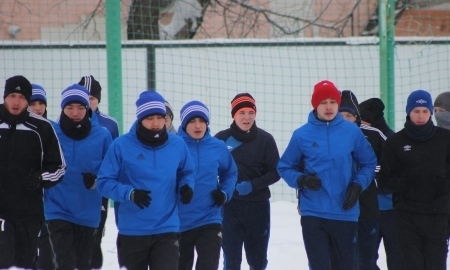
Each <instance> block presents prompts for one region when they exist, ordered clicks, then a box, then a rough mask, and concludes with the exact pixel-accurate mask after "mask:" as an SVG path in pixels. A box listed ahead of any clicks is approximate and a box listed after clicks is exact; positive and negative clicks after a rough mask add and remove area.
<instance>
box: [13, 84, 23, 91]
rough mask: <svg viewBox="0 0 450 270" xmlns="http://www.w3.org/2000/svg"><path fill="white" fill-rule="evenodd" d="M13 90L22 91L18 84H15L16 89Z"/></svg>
mask: <svg viewBox="0 0 450 270" xmlns="http://www.w3.org/2000/svg"><path fill="white" fill-rule="evenodd" d="M14 90H17V91H22V89H20V85H19V86H17V87H16V89H14Z"/></svg>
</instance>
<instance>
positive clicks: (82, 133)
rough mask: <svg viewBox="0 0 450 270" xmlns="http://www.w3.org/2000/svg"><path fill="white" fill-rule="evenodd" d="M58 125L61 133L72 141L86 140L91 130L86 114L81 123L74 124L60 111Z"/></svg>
mask: <svg viewBox="0 0 450 270" xmlns="http://www.w3.org/2000/svg"><path fill="white" fill-rule="evenodd" d="M59 125H60V127H61V130H62V132H64V134H66V135H67V136H68V137H70V138H72V139H74V140H82V139H84V138H86V137H87V136H88V135H89V132H91V128H92V125H91V120H90V119H89V113H88V112H86V115H85V116H84V118H83V119H82V120H81V121H79V122H76V121H74V120H72V119H70V118H69V116H67V115H66V114H65V113H64V111H62V112H61V115H60V117H59Z"/></svg>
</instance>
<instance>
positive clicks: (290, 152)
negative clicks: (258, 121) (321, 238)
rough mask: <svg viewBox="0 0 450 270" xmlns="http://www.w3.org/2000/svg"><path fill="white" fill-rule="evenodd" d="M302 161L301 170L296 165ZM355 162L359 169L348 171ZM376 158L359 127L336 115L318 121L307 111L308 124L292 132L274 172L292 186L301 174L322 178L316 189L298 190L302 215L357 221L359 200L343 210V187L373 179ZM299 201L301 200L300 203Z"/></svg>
mask: <svg viewBox="0 0 450 270" xmlns="http://www.w3.org/2000/svg"><path fill="white" fill-rule="evenodd" d="M302 162H304V170H303V172H301V171H300V170H299V168H300V167H301V166H300V165H301V163H302ZM354 162H356V163H357V166H358V167H359V170H357V171H356V170H354V169H353V170H352V167H353V166H355V164H354ZM376 165H377V159H376V156H375V153H374V151H373V149H372V147H371V146H370V144H369V142H368V141H367V139H366V138H365V137H364V134H363V133H362V132H361V129H360V128H359V127H358V126H357V125H355V124H354V123H350V122H348V121H345V120H344V119H343V118H342V116H341V115H340V114H337V115H336V117H335V118H334V119H333V120H332V121H330V122H324V121H320V120H318V119H317V118H316V116H315V114H314V113H313V112H311V113H310V114H309V116H308V123H306V124H305V125H303V126H302V127H300V128H299V129H297V130H296V131H294V134H293V135H292V138H291V140H290V142H289V145H288V146H287V148H286V150H285V152H284V154H283V156H282V157H281V159H280V161H279V163H278V167H277V169H278V172H279V173H280V175H281V177H282V178H283V179H284V180H285V181H286V183H287V184H288V185H289V186H290V187H292V188H298V186H297V180H298V178H299V177H300V176H302V175H303V173H305V174H313V173H315V174H316V176H317V177H319V178H320V179H321V180H322V187H321V188H320V190H318V191H313V190H310V189H300V190H299V193H300V194H299V206H300V212H301V215H302V216H315V217H320V218H326V219H333V220H342V221H358V216H359V203H357V204H356V205H355V206H354V207H353V208H351V209H349V210H347V211H345V210H344V209H343V207H342V206H343V204H344V201H345V193H346V190H347V187H348V186H349V185H350V183H352V182H357V183H358V184H360V185H361V187H362V188H363V190H364V189H366V188H367V187H368V185H369V184H370V182H371V181H372V180H373V178H374V174H375V167H376ZM300 202H301V203H300Z"/></svg>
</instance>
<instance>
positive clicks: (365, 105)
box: [359, 98, 384, 124]
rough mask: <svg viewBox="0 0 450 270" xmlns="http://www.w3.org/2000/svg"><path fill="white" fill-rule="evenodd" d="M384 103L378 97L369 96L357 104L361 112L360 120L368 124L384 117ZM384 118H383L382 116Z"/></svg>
mask: <svg viewBox="0 0 450 270" xmlns="http://www.w3.org/2000/svg"><path fill="white" fill-rule="evenodd" d="M383 111H384V103H383V101H382V100H381V99H379V98H370V99H368V100H366V101H363V102H361V104H359V112H360V113H361V120H363V121H366V122H368V123H370V124H374V123H377V122H378V120H380V119H381V118H383V117H384V113H383ZM383 119H384V118H383Z"/></svg>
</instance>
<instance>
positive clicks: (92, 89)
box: [78, 75, 119, 269]
mask: <svg viewBox="0 0 450 270" xmlns="http://www.w3.org/2000/svg"><path fill="white" fill-rule="evenodd" d="M78 84H79V85H81V86H84V87H85V88H86V90H88V91H89V107H90V113H95V114H96V116H97V121H98V124H99V125H100V126H102V127H104V128H106V129H107V130H108V131H109V133H110V134H111V137H112V139H113V140H115V139H116V138H117V137H119V123H118V122H117V120H116V119H115V118H114V117H112V116H110V115H108V114H106V113H103V112H101V111H100V109H99V108H98V105H99V104H100V101H101V98H102V86H101V85H100V82H99V81H97V80H96V79H95V78H94V76H92V75H88V76H83V77H81V80H80V81H79V82H78ZM108 209H109V200H108V199H107V198H102V208H101V211H100V216H101V219H100V226H99V227H98V230H99V233H97V235H96V239H95V242H94V250H93V252H92V268H94V269H100V268H102V266H103V253H102V245H101V243H102V238H103V236H104V234H105V223H106V218H107V216H108Z"/></svg>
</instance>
